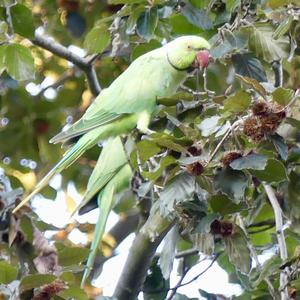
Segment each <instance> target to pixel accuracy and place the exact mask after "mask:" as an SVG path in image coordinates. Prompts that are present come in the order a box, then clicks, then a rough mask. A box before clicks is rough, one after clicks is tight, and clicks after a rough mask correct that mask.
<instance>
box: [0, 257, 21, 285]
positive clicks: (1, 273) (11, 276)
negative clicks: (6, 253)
mask: <svg viewBox="0 0 300 300" xmlns="http://www.w3.org/2000/svg"><path fill="white" fill-rule="evenodd" d="M17 275H18V269H17V268H16V267H14V266H12V265H10V264H9V263H7V262H5V261H3V260H2V261H0V284H9V283H10V282H12V281H13V280H15V279H16V278H17Z"/></svg>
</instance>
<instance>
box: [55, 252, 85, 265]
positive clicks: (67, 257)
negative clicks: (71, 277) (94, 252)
mask: <svg viewBox="0 0 300 300" xmlns="http://www.w3.org/2000/svg"><path fill="white" fill-rule="evenodd" d="M88 254H89V249H86V248H81V247H64V248H63V249H62V250H60V251H58V260H59V264H60V265H61V266H70V265H75V264H79V263H81V262H83V261H84V260H86V258H87V256H88Z"/></svg>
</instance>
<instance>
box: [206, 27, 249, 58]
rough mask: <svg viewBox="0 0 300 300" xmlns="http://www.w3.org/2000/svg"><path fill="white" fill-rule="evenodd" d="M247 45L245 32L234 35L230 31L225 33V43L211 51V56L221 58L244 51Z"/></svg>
mask: <svg viewBox="0 0 300 300" xmlns="http://www.w3.org/2000/svg"><path fill="white" fill-rule="evenodd" d="M246 43H247V36H246V35H245V34H244V33H243V32H236V33H232V32H230V31H228V30H226V31H225V32H224V41H222V43H219V44H218V45H217V46H215V47H213V48H212V49H211V50H210V55H212V56H213V57H214V58H221V57H224V56H225V55H227V54H229V53H232V52H234V53H235V52H236V50H239V49H243V48H244V47H245V45H246Z"/></svg>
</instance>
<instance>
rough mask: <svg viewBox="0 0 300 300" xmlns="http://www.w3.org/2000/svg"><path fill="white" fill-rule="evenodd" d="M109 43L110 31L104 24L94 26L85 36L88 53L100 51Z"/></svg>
mask: <svg viewBox="0 0 300 300" xmlns="http://www.w3.org/2000/svg"><path fill="white" fill-rule="evenodd" d="M109 43H110V32H109V30H108V28H107V27H106V26H105V25H100V26H95V27H94V28H93V29H92V30H91V31H90V32H89V33H88V34H87V35H86V37H85V40H84V48H85V49H86V50H87V51H88V53H102V52H103V51H104V50H105V49H106V47H107V46H108V45H109Z"/></svg>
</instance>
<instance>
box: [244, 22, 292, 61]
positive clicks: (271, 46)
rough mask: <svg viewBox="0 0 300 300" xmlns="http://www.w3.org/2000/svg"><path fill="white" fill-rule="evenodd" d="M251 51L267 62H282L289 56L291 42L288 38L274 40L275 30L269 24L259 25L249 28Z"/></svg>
mask: <svg viewBox="0 0 300 300" xmlns="http://www.w3.org/2000/svg"><path fill="white" fill-rule="evenodd" d="M248 30H249V49H250V50H252V51H253V52H254V53H255V55H256V56H258V57H262V58H263V59H264V60H265V61H267V62H272V61H274V60H280V59H282V58H285V57H288V56H289V48H290V42H289V39H288V37H281V38H279V39H277V40H275V39H274V38H273V32H274V28H273V26H272V25H270V24H268V23H257V24H255V26H251V27H248Z"/></svg>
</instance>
